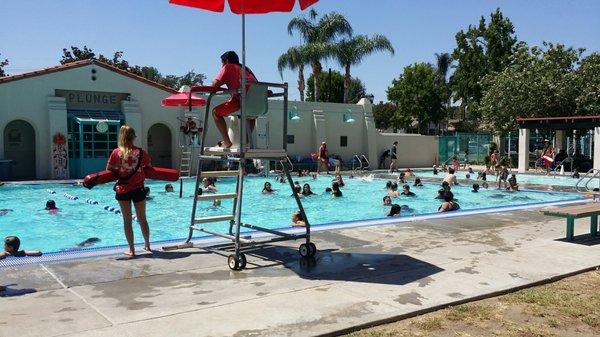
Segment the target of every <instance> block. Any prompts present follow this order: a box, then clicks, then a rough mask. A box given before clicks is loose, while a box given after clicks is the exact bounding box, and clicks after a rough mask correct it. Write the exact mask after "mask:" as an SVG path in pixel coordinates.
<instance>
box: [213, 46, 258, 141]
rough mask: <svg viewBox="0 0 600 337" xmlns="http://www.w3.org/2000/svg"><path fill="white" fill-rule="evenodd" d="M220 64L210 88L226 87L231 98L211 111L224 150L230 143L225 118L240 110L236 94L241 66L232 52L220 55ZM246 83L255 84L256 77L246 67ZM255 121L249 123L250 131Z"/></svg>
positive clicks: (239, 85)
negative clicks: (221, 138) (230, 93)
mask: <svg viewBox="0 0 600 337" xmlns="http://www.w3.org/2000/svg"><path fill="white" fill-rule="evenodd" d="M221 62H222V64H223V67H222V68H221V70H220V71H219V73H218V74H217V76H216V77H215V79H214V81H213V83H212V86H213V87H220V86H222V85H223V84H225V85H226V86H227V89H228V90H229V91H231V92H234V93H232V95H231V98H230V99H229V100H228V101H226V102H225V103H222V104H219V105H217V106H216V107H215V108H214V109H213V117H214V119H215V124H216V126H217V128H218V129H219V132H220V133H221V137H223V141H222V143H221V146H222V147H224V148H230V147H231V145H232V143H231V139H230V138H229V135H228V134H227V124H226V123H225V117H226V116H228V115H230V114H232V113H234V112H236V111H238V110H239V109H240V94H239V93H237V92H238V91H239V90H240V87H241V79H242V65H241V64H240V59H239V57H238V55H237V54H236V53H235V52H234V51H228V52H226V53H224V54H223V55H221ZM246 82H247V83H253V82H257V79H256V76H254V74H253V73H252V71H251V70H250V69H249V68H248V67H246ZM255 123H256V120H254V119H252V120H250V122H249V126H250V131H251V132H252V131H253V130H254V126H255Z"/></svg>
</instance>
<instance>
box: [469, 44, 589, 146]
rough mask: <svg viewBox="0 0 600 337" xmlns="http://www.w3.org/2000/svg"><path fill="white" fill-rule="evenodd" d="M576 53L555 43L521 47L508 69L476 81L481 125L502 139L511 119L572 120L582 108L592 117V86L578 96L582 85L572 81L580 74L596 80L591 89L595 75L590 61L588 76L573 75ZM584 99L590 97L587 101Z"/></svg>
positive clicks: (578, 53)
mask: <svg viewBox="0 0 600 337" xmlns="http://www.w3.org/2000/svg"><path fill="white" fill-rule="evenodd" d="M582 52H583V50H581V49H573V48H566V47H565V46H563V45H561V44H556V45H555V44H551V43H544V48H539V47H532V48H528V47H527V46H526V45H525V44H521V45H520V46H519V47H518V49H517V51H516V52H515V54H514V55H513V57H512V63H511V65H510V66H509V67H507V68H506V69H504V70H503V71H501V72H499V73H492V74H489V75H487V76H486V77H485V78H484V79H483V81H482V84H483V87H484V89H485V94H484V96H483V99H482V102H481V112H482V117H483V122H484V123H483V126H484V127H485V128H486V129H489V130H490V131H493V132H496V133H499V134H501V135H505V134H506V133H508V132H510V131H514V130H515V129H516V128H517V123H516V118H517V117H551V116H572V115H577V114H584V113H586V109H588V108H590V109H592V112H593V109H594V106H595V105H594V102H593V101H594V100H593V97H594V95H596V97H598V95H600V93H599V91H598V88H599V86H595V89H594V84H591V85H589V86H587V87H588V89H589V90H588V91H586V92H585V94H584V93H583V91H582V90H581V87H582V86H583V85H584V84H583V83H582V82H584V80H582V79H578V76H582V77H583V75H581V74H583V73H584V72H585V73H586V77H587V78H588V79H589V80H591V82H593V80H594V78H595V79H596V84H598V78H600V76H599V75H597V74H594V70H593V69H594V68H595V67H594V66H593V64H594V63H597V60H594V58H595V57H592V59H590V60H589V61H590V63H589V65H590V68H592V71H591V74H590V73H589V72H588V71H587V70H588V69H585V70H581V71H579V72H578V71H576V70H575V69H576V67H577V65H578V64H579V62H580V57H581V53H582ZM594 91H595V94H594ZM581 95H585V96H583V97H581ZM586 97H592V100H591V102H590V101H588V100H587V99H586ZM578 99H579V100H580V102H581V104H580V107H581V109H580V110H579V111H578V104H577V102H578ZM596 102H597V101H596ZM596 104H597V103H596ZM596 106H597V105H596ZM587 112H589V111H587Z"/></svg>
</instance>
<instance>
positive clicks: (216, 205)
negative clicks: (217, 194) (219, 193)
mask: <svg viewBox="0 0 600 337" xmlns="http://www.w3.org/2000/svg"><path fill="white" fill-rule="evenodd" d="M212 207H221V199H215V200H213V204H212Z"/></svg>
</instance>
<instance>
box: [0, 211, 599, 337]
mask: <svg viewBox="0 0 600 337" xmlns="http://www.w3.org/2000/svg"><path fill="white" fill-rule="evenodd" d="M587 221H588V220H581V221H580V220H578V221H577V222H576V226H575V229H576V234H579V235H583V236H580V237H579V239H578V240H577V241H575V242H567V241H564V240H563V238H564V235H565V223H564V220H563V219H554V218H549V217H544V216H542V215H541V214H540V213H539V210H525V211H515V212H502V213H495V214H484V215H476V216H468V217H465V216H461V217H455V218H447V219H434V220H426V221H414V222H409V223H402V224H400V225H386V226H377V227H362V228H350V229H342V230H332V231H325V232H315V233H313V241H314V242H315V244H316V245H317V247H318V249H319V253H318V254H317V256H316V257H315V258H314V259H301V258H299V257H298V253H297V245H298V244H299V242H290V243H286V244H282V245H278V246H264V247H261V248H258V249H253V250H250V251H248V252H247V257H248V267H247V269H246V270H244V271H241V272H233V271H230V270H229V269H228V268H227V267H226V259H225V257H224V256H222V255H217V254H210V253H208V252H207V251H206V250H204V249H199V248H190V249H185V250H180V251H176V252H157V253H156V254H155V255H154V257H145V258H139V259H133V260H123V259H115V258H103V259H97V260H87V261H77V262H68V263H60V264H52V265H40V266H31V267H21V268H13V269H2V270H0V271H1V272H2V274H0V284H6V285H8V287H9V290H8V292H6V293H4V295H3V296H4V297H3V298H0V303H2V305H0V317H2V318H1V319H0V336H5V335H6V336H9V335H10V336H12V335H16V334H18V335H23V332H24V331H26V333H25V335H31V336H55V335H66V336H116V335H119V336H140V335H146V336H163V335H178V336H282V335H286V336H310V335H318V334H323V333H328V332H331V331H337V330H341V329H346V328H349V327H352V326H356V325H361V324H367V323H369V322H372V321H376V320H384V319H390V318H392V317H397V316H399V315H405V314H408V313H410V312H414V311H416V310H424V309H427V308H433V307H437V306H440V305H445V304H448V303H452V302H456V301H461V300H465V299H468V298H472V297H476V296H482V295H485V294H490V293H495V292H498V291H503V290H506V289H511V288H514V287H520V286H523V285H526V284H529V283H532V282H537V281H541V280H544V279H548V278H551V277H556V276H559V275H562V274H566V273H570V272H574V271H577V270H582V269H585V268H590V267H593V266H597V265H600V258H598V256H600V254H599V253H600V239H599V238H588V237H585V235H584V233H586V232H587V231H589V225H588V222H587ZM19 289H29V292H31V293H27V291H21V292H19V291H18V290H19Z"/></svg>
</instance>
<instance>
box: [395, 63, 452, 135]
mask: <svg viewBox="0 0 600 337" xmlns="http://www.w3.org/2000/svg"><path fill="white" fill-rule="evenodd" d="M436 78H437V74H436V70H435V69H434V67H433V66H432V65H431V64H428V63H415V64H412V65H409V66H407V67H405V68H404V71H403V73H402V74H401V75H400V77H399V78H398V79H394V80H393V81H392V85H391V86H390V87H388V89H387V97H388V100H390V101H391V102H394V103H395V104H396V105H397V106H398V111H397V112H396V115H395V118H394V120H395V121H396V123H397V124H398V125H399V127H409V126H410V125H411V124H412V122H413V121H417V122H418V131H419V132H422V131H423V128H424V127H426V126H427V125H428V124H429V123H430V122H433V123H437V122H439V121H441V120H442V119H443V118H444V117H445V109H444V105H443V104H444V88H443V87H442V86H440V85H439V84H437V81H436ZM425 130H426V129H425Z"/></svg>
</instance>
